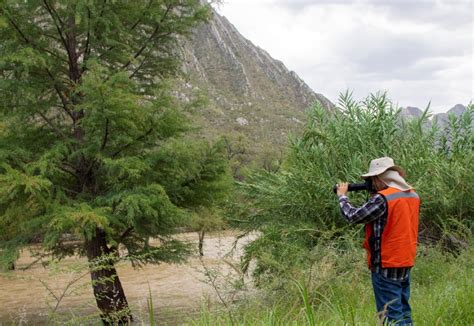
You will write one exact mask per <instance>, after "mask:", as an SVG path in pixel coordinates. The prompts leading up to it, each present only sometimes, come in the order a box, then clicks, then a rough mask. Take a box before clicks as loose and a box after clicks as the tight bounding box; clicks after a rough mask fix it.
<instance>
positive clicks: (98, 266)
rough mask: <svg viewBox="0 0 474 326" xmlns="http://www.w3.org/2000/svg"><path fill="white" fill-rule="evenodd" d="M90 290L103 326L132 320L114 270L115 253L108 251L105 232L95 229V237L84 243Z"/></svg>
mask: <svg viewBox="0 0 474 326" xmlns="http://www.w3.org/2000/svg"><path fill="white" fill-rule="evenodd" d="M86 252H87V258H88V260H89V268H90V272H91V280H92V289H93V290H94V297H95V300H96V302H97V307H98V308H99V310H100V311H101V312H102V314H101V319H102V322H103V323H104V324H105V325H112V324H113V325H116V324H128V323H129V322H130V321H131V320H132V316H131V314H130V309H129V308H128V303H127V298H126V297H125V292H124V291H123V288H122V284H121V283H120V279H119V277H118V275H117V270H116V269H115V266H114V262H115V258H116V256H115V253H114V252H113V251H112V250H110V249H109V247H108V246H107V242H106V237H105V232H104V231H103V230H101V229H99V228H97V229H96V234H95V236H94V237H93V238H92V239H90V240H88V241H86Z"/></svg>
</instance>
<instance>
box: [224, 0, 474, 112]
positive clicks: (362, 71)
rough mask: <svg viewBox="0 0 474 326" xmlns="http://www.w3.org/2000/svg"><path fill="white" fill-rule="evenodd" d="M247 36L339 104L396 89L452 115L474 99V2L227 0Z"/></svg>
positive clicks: (415, 102)
mask: <svg viewBox="0 0 474 326" xmlns="http://www.w3.org/2000/svg"><path fill="white" fill-rule="evenodd" d="M216 9H217V10H218V12H219V13H220V14H222V15H224V16H226V17H227V18H228V19H229V21H230V22H231V23H232V24H234V26H236V27H237V29H238V30H239V31H240V32H241V34H242V35H243V36H244V37H246V38H247V39H249V40H251V41H252V42H253V43H254V44H256V45H258V46H259V47H261V48H263V49H265V50H266V51H267V52H269V54H270V55H271V56H272V57H274V58H275V59H278V60H281V61H283V63H284V64H285V65H286V66H287V68H288V69H290V70H294V71H295V72H296V73H297V74H298V75H299V76H300V77H301V78H302V79H303V80H304V81H305V82H306V83H307V84H308V85H309V86H310V87H311V88H312V89H313V90H314V91H315V92H317V93H322V94H323V95H325V96H326V97H328V98H329V99H330V100H331V101H333V102H336V100H337V97H338V94H339V93H340V92H341V91H345V90H346V89H349V90H352V91H353V92H354V95H355V96H356V98H358V99H361V98H363V97H365V96H366V95H368V94H369V93H371V92H375V91H377V90H388V92H389V96H390V98H392V100H393V101H394V102H396V103H398V104H399V105H400V106H417V107H419V108H422V109H423V108H426V106H427V104H428V102H429V101H430V100H431V109H432V111H434V112H443V111H447V110H448V109H450V108H451V107H453V106H454V105H455V104H457V103H462V104H468V103H469V102H470V101H471V100H472V99H473V97H474V95H473V94H474V86H473V77H474V64H473V47H474V35H473V34H474V31H473V0H354V1H349V0H224V3H223V4H221V5H219V6H218V7H217V8H216Z"/></svg>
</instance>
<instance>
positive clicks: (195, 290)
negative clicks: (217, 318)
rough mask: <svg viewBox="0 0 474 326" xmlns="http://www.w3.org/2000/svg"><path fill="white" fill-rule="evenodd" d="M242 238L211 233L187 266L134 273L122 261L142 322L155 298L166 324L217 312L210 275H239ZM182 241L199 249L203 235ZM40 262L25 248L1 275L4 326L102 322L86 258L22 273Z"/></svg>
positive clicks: (183, 236)
mask: <svg viewBox="0 0 474 326" xmlns="http://www.w3.org/2000/svg"><path fill="white" fill-rule="evenodd" d="M236 236H237V234H236V233H235V232H231V231H222V232H214V233H209V234H208V235H207V236H206V238H205V242H204V257H202V259H201V258H200V257H198V256H197V255H195V256H193V257H191V258H190V259H189V260H188V262H187V263H186V264H182V265H176V264H160V265H147V266H144V267H143V268H139V269H134V268H133V267H132V266H131V265H130V264H129V263H128V262H121V263H119V264H118V266H117V271H118V275H119V277H120V280H121V282H122V285H123V287H124V290H125V294H126V296H127V300H128V302H129V304H130V306H131V308H132V311H133V313H134V315H135V316H136V319H137V322H139V321H140V319H142V318H149V316H148V311H147V307H148V306H147V300H148V299H149V298H150V295H151V298H152V300H153V305H154V308H155V314H156V318H157V320H158V321H160V323H169V324H174V323H175V322H176V320H177V316H178V317H179V318H181V317H186V316H190V314H193V313H194V314H199V310H200V309H201V308H202V307H201V305H202V303H207V308H208V309H212V307H213V306H214V303H215V301H216V300H218V298H217V297H216V289H215V288H214V286H213V285H212V284H211V282H210V279H209V275H207V274H209V273H208V272H209V271H212V272H214V273H218V274H220V275H218V276H219V277H223V276H224V275H225V274H226V273H236V271H234V269H233V268H232V265H233V264H237V263H238V260H239V257H240V255H241V253H242V250H241V249H242V245H243V244H245V243H246V242H248V241H249V239H250V238H249V237H247V238H244V239H241V240H239V241H238V243H237V246H236V248H234V250H233V246H234V243H235V241H236ZM179 237H180V238H181V239H183V240H187V241H190V242H192V243H193V244H196V248H197V242H198V235H197V233H183V234H180V235H179ZM29 249H35V248H34V247H32V248H29ZM34 260H35V258H33V257H32V256H31V254H30V250H28V249H25V250H23V251H22V253H21V256H20V259H19V260H18V262H17V264H16V270H15V271H12V272H8V273H0V289H1V290H2V296H0V325H1V323H2V322H3V323H5V324H9V323H14V324H23V325H24V324H29V325H37V324H43V323H47V322H48V320H49V321H51V320H53V319H54V320H58V319H59V320H61V319H64V320H66V319H70V320H71V319H72V320H74V319H76V318H77V320H78V322H79V321H80V320H81V319H80V318H83V319H82V320H84V321H85V320H91V321H93V320H95V318H97V316H98V312H97V308H96V304H95V300H94V296H93V293H92V288H91V285H90V276H89V273H88V270H87V262H86V259H85V258H79V257H68V258H65V259H64V260H61V261H60V262H58V263H51V264H50V265H48V266H43V265H42V264H41V263H37V264H35V265H33V266H31V267H30V268H28V269H27V270H24V271H23V270H22V268H24V267H26V266H28V265H30V264H31V263H32V262H33V261H34ZM219 281H220V280H219ZM58 300H59V304H58Z"/></svg>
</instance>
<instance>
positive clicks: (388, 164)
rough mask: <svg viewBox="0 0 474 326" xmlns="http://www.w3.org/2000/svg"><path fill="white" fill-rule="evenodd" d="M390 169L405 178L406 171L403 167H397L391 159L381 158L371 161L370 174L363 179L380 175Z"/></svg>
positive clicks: (363, 176) (364, 175)
mask: <svg viewBox="0 0 474 326" xmlns="http://www.w3.org/2000/svg"><path fill="white" fill-rule="evenodd" d="M388 169H390V170H395V171H398V173H400V175H401V176H405V171H403V169H402V168H401V167H399V166H396V165H395V162H393V159H392V158H391V157H381V158H377V159H375V160H372V161H370V165H369V172H367V173H366V174H363V175H362V178H368V177H373V176H376V175H380V174H382V173H384V172H385V171H387V170H388Z"/></svg>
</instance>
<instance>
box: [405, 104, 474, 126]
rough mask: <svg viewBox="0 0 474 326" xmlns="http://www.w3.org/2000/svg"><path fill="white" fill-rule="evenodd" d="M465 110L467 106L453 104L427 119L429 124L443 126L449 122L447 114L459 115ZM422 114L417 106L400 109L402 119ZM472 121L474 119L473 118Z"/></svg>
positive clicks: (417, 116)
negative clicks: (435, 123) (444, 110)
mask: <svg viewBox="0 0 474 326" xmlns="http://www.w3.org/2000/svg"><path fill="white" fill-rule="evenodd" d="M466 110H467V107H466V106H464V105H462V104H456V105H455V106H453V107H452V108H451V109H449V110H448V111H447V112H443V113H436V114H434V115H433V116H432V117H431V119H430V120H429V123H428V124H429V125H431V124H432V123H433V122H435V121H436V122H437V123H438V125H439V126H440V127H444V126H446V125H447V124H448V123H449V115H450V114H452V115H454V116H455V117H459V116H461V115H462V114H463V113H464V112H465V111H466ZM422 114H423V111H422V110H421V109H419V108H417V107H412V106H408V107H406V108H402V109H401V111H400V116H401V117H402V118H403V119H414V118H419V117H421V115H422ZM473 122H474V120H473Z"/></svg>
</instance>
